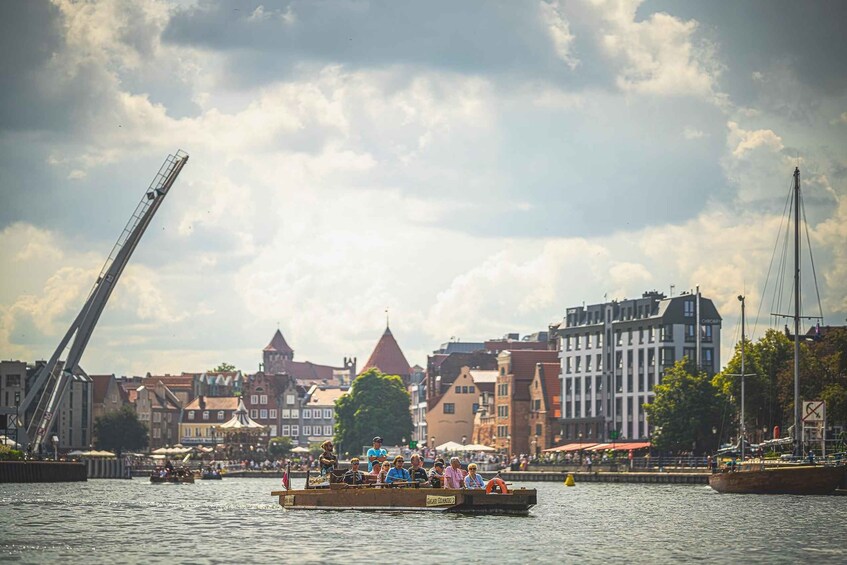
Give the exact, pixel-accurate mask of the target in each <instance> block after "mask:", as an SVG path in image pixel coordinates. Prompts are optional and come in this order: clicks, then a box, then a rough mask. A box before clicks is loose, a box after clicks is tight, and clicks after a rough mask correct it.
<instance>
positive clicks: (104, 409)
mask: <svg viewBox="0 0 847 565" xmlns="http://www.w3.org/2000/svg"><path fill="white" fill-rule="evenodd" d="M90 377H91V381H92V386H93V387H94V390H93V393H92V394H93V398H92V402H93V406H94V410H93V415H94V419H95V420H97V418H99V417H101V416H103V415H105V414H108V413H110V412H117V411H118V410H120V409H121V408H122V407H123V405H124V404H125V402H126V394H125V393H124V392H123V390H122V389H121V387H120V385H119V384H118V381H117V379H116V378H115V375H114V374H112V375H90Z"/></svg>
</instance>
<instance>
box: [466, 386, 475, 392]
mask: <svg viewBox="0 0 847 565" xmlns="http://www.w3.org/2000/svg"><path fill="white" fill-rule="evenodd" d="M474 391H476V387H474V386H473V385H471V386H469V387H468V394H474Z"/></svg>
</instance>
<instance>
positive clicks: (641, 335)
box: [638, 328, 644, 343]
mask: <svg viewBox="0 0 847 565" xmlns="http://www.w3.org/2000/svg"><path fill="white" fill-rule="evenodd" d="M638 343H644V328H638Z"/></svg>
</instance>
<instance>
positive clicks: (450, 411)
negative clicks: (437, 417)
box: [444, 402, 456, 414]
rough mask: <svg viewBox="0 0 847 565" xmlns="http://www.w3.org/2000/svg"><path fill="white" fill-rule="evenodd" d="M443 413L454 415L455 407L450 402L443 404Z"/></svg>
mask: <svg viewBox="0 0 847 565" xmlns="http://www.w3.org/2000/svg"><path fill="white" fill-rule="evenodd" d="M444 413H445V414H455V413H456V405H455V404H453V403H452V402H445V403H444Z"/></svg>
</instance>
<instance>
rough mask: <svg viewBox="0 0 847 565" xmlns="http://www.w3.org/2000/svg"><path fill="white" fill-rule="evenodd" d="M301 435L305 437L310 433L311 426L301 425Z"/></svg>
mask: <svg viewBox="0 0 847 565" xmlns="http://www.w3.org/2000/svg"><path fill="white" fill-rule="evenodd" d="M303 435H304V436H306V437H309V436H310V435H312V426H303Z"/></svg>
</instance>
